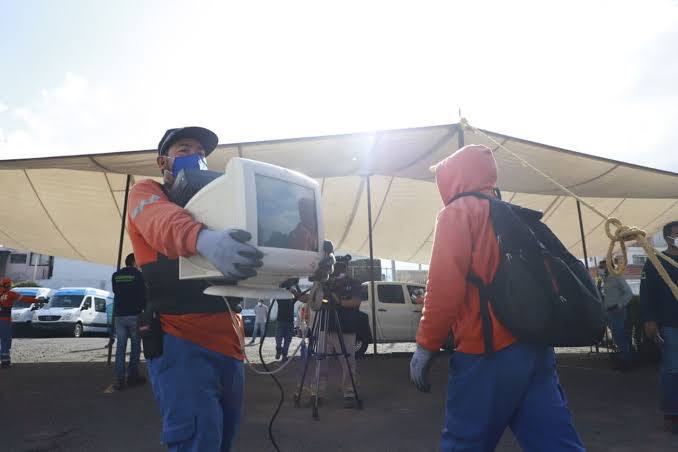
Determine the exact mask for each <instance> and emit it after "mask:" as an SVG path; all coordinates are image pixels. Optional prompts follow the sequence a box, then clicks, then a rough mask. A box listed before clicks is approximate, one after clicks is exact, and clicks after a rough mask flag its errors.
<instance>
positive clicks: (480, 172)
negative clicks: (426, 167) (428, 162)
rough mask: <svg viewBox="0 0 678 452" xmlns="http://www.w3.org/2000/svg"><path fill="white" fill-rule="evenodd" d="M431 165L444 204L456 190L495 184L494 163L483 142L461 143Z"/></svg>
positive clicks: (476, 188) (489, 151)
mask: <svg viewBox="0 0 678 452" xmlns="http://www.w3.org/2000/svg"><path fill="white" fill-rule="evenodd" d="M434 168H435V175H436V185H438V191H439V192H440V197H441V198H442V200H443V203H444V204H447V203H448V202H449V201H450V200H451V199H452V198H453V197H454V196H455V195H457V194H459V193H462V192H466V191H480V192H483V191H485V192H486V191H488V190H491V189H492V188H494V187H495V186H496V184H497V163H496V162H495V161H494V156H493V155H492V151H491V150H490V148H488V147H486V146H481V145H477V144H471V145H468V146H464V147H463V148H461V149H459V150H458V151H457V152H455V153H454V154H452V155H451V156H449V157H447V158H446V159H445V160H443V161H441V162H440V163H438V164H437V165H435V167H434Z"/></svg>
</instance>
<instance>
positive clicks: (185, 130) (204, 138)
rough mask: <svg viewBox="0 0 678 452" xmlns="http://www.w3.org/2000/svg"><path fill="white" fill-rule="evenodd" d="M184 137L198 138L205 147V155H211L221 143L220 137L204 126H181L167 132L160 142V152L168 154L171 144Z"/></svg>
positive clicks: (160, 153)
mask: <svg viewBox="0 0 678 452" xmlns="http://www.w3.org/2000/svg"><path fill="white" fill-rule="evenodd" d="M184 138H193V139H195V140H198V141H199V142H200V144H202V147H203V148H204V149H205V155H210V154H211V153H212V151H214V149H215V148H216V147H217V144H219V137H217V134H216V133H214V132H212V131H211V130H210V129H206V128H204V127H181V128H178V129H169V130H168V131H167V132H165V135H163V137H162V139H161V140H160V143H158V154H159V155H167V151H169V148H170V146H172V144H174V143H176V142H177V141H178V140H182V139H184Z"/></svg>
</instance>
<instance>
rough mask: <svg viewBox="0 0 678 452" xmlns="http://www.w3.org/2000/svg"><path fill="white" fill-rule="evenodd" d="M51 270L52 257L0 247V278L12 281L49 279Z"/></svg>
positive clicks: (52, 266)
mask: <svg viewBox="0 0 678 452" xmlns="http://www.w3.org/2000/svg"><path fill="white" fill-rule="evenodd" d="M53 269H54V257H53V256H46V255H44V254H36V253H31V252H29V251H20V250H13V249H11V248H4V247H0V277H8V278H11V279H12V281H35V280H38V279H49V278H51V277H52V272H53Z"/></svg>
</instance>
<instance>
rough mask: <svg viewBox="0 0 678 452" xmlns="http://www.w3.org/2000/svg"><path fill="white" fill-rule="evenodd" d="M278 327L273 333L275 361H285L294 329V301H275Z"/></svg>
mask: <svg viewBox="0 0 678 452" xmlns="http://www.w3.org/2000/svg"><path fill="white" fill-rule="evenodd" d="M276 303H278V327H277V329H276V333H275V359H280V357H282V360H283V362H285V361H287V353H288V351H289V349H290V341H291V340H292V332H293V329H294V300H291V299H290V300H277V301H276Z"/></svg>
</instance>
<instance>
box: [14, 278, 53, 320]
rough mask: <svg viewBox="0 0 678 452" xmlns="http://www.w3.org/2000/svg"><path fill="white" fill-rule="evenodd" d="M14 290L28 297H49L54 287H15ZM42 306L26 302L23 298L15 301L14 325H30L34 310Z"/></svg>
mask: <svg viewBox="0 0 678 452" xmlns="http://www.w3.org/2000/svg"><path fill="white" fill-rule="evenodd" d="M12 292H16V293H18V294H20V295H24V296H27V297H35V298H38V297H42V298H45V299H47V298H49V294H50V292H52V289H49V288H47V287H15V288H13V289H12ZM39 307H40V304H39V303H33V302H26V301H23V300H19V301H15V302H14V306H13V307H12V326H15V327H28V326H30V324H31V322H32V321H33V312H34V311H36V310H37V309H38V308H39Z"/></svg>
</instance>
